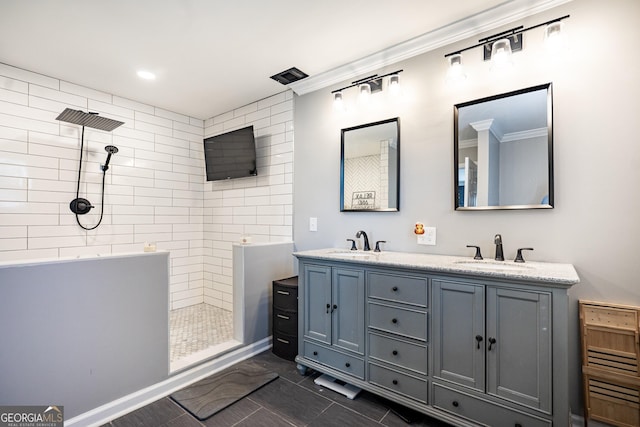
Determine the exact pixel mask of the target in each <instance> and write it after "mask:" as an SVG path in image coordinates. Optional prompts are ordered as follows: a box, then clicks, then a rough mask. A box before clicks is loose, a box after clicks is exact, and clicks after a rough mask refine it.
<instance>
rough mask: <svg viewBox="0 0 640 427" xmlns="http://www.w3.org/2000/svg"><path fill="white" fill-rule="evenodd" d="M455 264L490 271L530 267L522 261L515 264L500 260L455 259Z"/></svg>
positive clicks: (527, 268) (526, 268)
mask: <svg viewBox="0 0 640 427" xmlns="http://www.w3.org/2000/svg"><path fill="white" fill-rule="evenodd" d="M455 264H456V265H457V266H460V267H468V268H474V269H478V270H491V271H516V270H529V269H530V268H531V267H529V266H527V265H526V264H524V263H519V264H516V263H514V262H508V261H505V262H502V261H496V262H493V261H456V262H455Z"/></svg>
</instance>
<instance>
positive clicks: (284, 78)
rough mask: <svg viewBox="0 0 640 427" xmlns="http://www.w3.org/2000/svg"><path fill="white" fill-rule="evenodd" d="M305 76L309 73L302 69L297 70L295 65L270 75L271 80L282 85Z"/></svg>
mask: <svg viewBox="0 0 640 427" xmlns="http://www.w3.org/2000/svg"><path fill="white" fill-rule="evenodd" d="M305 77H309V75H308V74H306V73H305V72H303V71H300V70H298V69H297V68H296V67H293V68H289V69H288V70H286V71H282V72H280V73H278V74H274V75H273V76H271V78H272V79H273V80H275V81H277V82H278V83H282V84H283V85H288V84H289V83H293V82H297V81H298V80H302V79H304V78H305Z"/></svg>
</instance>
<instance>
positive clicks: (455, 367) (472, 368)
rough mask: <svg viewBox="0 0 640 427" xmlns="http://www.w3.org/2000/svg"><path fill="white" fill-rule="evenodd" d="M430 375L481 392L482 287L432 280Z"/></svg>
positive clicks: (483, 383) (482, 363) (483, 361)
mask: <svg viewBox="0 0 640 427" xmlns="http://www.w3.org/2000/svg"><path fill="white" fill-rule="evenodd" d="M433 300H434V303H433V348H434V360H433V364H434V376H436V377H440V378H443V379H446V380H449V381H453V382H456V383H458V384H462V385H465V386H468V387H471V388H474V389H476V390H480V391H482V392H484V387H485V349H486V348H487V347H486V346H485V344H486V338H485V336H484V287H483V286H477V285H470V284H466V283H458V282H448V281H440V280H434V281H433Z"/></svg>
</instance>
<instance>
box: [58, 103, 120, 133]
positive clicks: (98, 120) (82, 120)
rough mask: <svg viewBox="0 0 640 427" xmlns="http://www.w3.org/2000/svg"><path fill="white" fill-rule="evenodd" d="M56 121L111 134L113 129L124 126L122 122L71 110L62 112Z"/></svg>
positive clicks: (66, 109)
mask: <svg viewBox="0 0 640 427" xmlns="http://www.w3.org/2000/svg"><path fill="white" fill-rule="evenodd" d="M56 120H60V121H61V122H67V123H73V124H74V125H81V126H86V127H90V128H94V129H99V130H106V131H107V132H111V131H112V130H114V129H115V128H117V127H119V126H122V125H123V124H124V122H120V121H118V120H113V119H107V118H106V117H100V116H98V115H97V114H96V113H85V112H84V111H80V110H73V109H71V108H65V109H64V111H63V112H62V113H60V115H59V116H58V117H56Z"/></svg>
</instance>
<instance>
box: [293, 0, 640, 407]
mask: <svg viewBox="0 0 640 427" xmlns="http://www.w3.org/2000/svg"><path fill="white" fill-rule="evenodd" d="M565 14H571V18H569V19H568V20H567V21H566V27H567V29H568V30H569V31H570V37H571V44H570V50H569V51H568V52H566V53H565V55H564V57H561V58H556V60H555V61H549V60H548V54H547V53H546V51H545V50H544V47H543V44H542V29H539V31H536V30H532V31H530V32H528V33H527V34H525V50H523V51H522V52H518V53H516V54H514V62H515V65H514V68H513V70H512V71H510V72H509V73H508V74H505V75H494V74H492V73H491V72H490V71H489V64H488V63H483V62H482V60H481V51H480V49H474V50H471V51H469V52H465V54H464V65H465V67H466V69H467V74H468V79H467V80H466V81H465V82H464V83H463V85H462V86H461V87H451V86H448V85H447V84H446V83H445V73H446V69H447V62H446V60H445V59H444V54H446V53H449V52H451V51H453V50H456V49H460V48H464V47H467V46H470V45H473V44H475V43H476V42H477V40H478V39H479V38H480V37H481V36H477V37H473V38H470V39H468V40H466V41H464V42H460V43H456V44H454V45H450V46H447V47H446V48H443V49H438V50H436V51H433V52H430V53H427V54H424V55H421V56H419V57H415V58H413V59H410V60H407V61H404V62H402V63H399V64H395V65H393V66H390V67H388V68H386V69H384V70H380V71H379V74H383V73H385V72H390V71H394V70H396V69H404V72H403V73H402V74H401V75H400V77H401V82H402V88H403V97H402V99H401V100H396V101H391V100H390V99H388V98H386V96H387V94H386V93H385V92H382V93H379V94H376V95H373V96H372V99H373V100H374V101H375V102H374V105H372V106H370V107H369V108H363V107H359V106H357V105H356V104H355V103H353V105H351V106H348V108H349V109H348V111H347V112H345V113H343V114H338V113H337V112H334V111H333V109H332V97H331V94H330V91H331V90H333V89H337V88H339V87H342V86H345V85H347V84H348V83H349V82H344V83H341V84H338V85H336V86H335V87H331V88H326V89H324V90H320V91H317V92H314V93H310V94H307V95H304V96H300V97H297V98H296V99H295V117H294V124H295V129H296V131H295V141H296V142H295V144H296V146H295V153H294V156H295V157H294V164H295V170H294V183H295V185H294V212H295V217H294V240H295V243H296V249H297V250H305V249H313V248H321V247H333V246H335V247H344V248H347V247H348V246H347V242H345V239H347V238H354V235H355V233H356V232H357V231H358V230H360V229H364V230H366V231H367V232H368V234H369V237H370V240H371V241H372V242H373V241H375V240H386V241H387V242H388V243H387V244H386V245H384V246H383V248H384V249H386V250H392V251H409V252H421V253H437V254H452V255H469V256H472V255H473V250H471V249H467V248H466V247H465V245H467V244H475V245H480V246H481V247H482V249H483V253H484V255H485V256H487V257H488V256H493V253H494V247H493V244H492V242H493V236H494V234H496V233H501V234H502V236H503V240H504V245H505V246H504V247H505V256H506V257H509V258H513V257H514V256H515V252H516V249H517V248H518V247H527V246H531V247H534V248H535V251H534V252H530V253H527V258H529V259H531V260H538V261H557V262H569V263H572V264H574V265H575V267H576V270H577V271H578V274H579V275H580V277H581V280H582V282H581V283H580V284H579V285H576V286H574V287H573V288H572V289H571V291H570V297H571V300H570V307H569V318H570V319H571V320H570V321H571V323H570V325H569V326H570V336H569V349H570V350H569V357H570V364H571V369H570V389H571V405H572V409H573V412H574V413H580V411H581V405H582V396H581V383H580V381H581V376H580V363H581V361H580V348H579V333H578V312H577V300H578V299H591V300H598V301H610V302H621V303H626V304H638V305H640V287H639V286H638V277H640V262H638V261H637V260H635V258H634V254H635V252H636V251H637V246H638V238H639V237H640V221H638V219H637V218H638V212H639V211H640V197H638V196H637V193H638V190H637V188H636V187H637V185H638V183H640V167H638V165H639V164H640V138H639V137H638V136H637V135H638V132H637V130H636V129H635V123H637V119H638V113H639V112H640V82H639V81H638V76H639V75H640V51H639V50H638V49H637V41H638V40H640V26H639V25H638V22H637V21H638V17H639V16H640V2H638V1H637V0H616V2H615V7H613V4H612V3H611V2H601V1H598V0H575V1H573V2H570V3H568V4H566V5H563V6H560V7H558V8H556V9H554V10H551V11H547V12H544V13H542V14H539V15H536V16H533V17H530V18H527V19H525V20H522V21H518V22H516V23H514V24H512V25H506V26H505V27H504V28H503V29H509V28H512V27H514V26H516V25H520V24H522V25H524V26H525V27H528V26H531V25H535V24H539V23H541V22H545V21H547V20H550V19H553V18H556V17H559V16H563V15H565ZM499 31H501V29H496V30H495V31H492V32H490V33H487V34H486V35H491V34H495V33H497V32H499ZM609 49H611V52H613V54H611V53H609ZM369 74H372V73H369ZM354 80H355V79H354ZM546 82H553V85H554V87H553V89H554V100H553V102H554V104H553V105H554V125H555V127H554V135H555V147H554V148H555V156H554V160H555V167H554V170H555V192H556V207H555V209H553V210H529V211H489V212H456V211H454V210H453V197H454V188H453V105H454V104H456V103H459V102H464V101H469V100H473V99H477V98H481V97H485V96H489V95H493V94H498V93H504V92H508V91H511V90H516V89H520V88H524V87H529V86H534V85H537V84H541V83H546ZM355 94H356V91H355V90H354V89H352V90H350V91H347V92H345V98H347V97H352V96H354V95H355ZM346 101H347V102H348V100H346ZM396 116H399V117H400V120H401V141H402V143H401V152H400V159H401V181H400V185H401V190H400V212H397V213H371V212H370V213H358V212H344V213H341V212H339V207H340V200H339V197H340V181H339V179H340V171H339V166H340V129H341V128H345V127H350V126H355V125H359V124H363V123H369V122H373V121H377V120H383V119H388V118H391V117H396ZM309 217H317V218H318V231H317V232H310V231H309ZM416 221H422V222H424V223H425V225H426V226H433V227H437V243H438V244H437V246H419V245H417V244H416V237H415V235H414V234H413V226H414V223H415V222H416Z"/></svg>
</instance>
